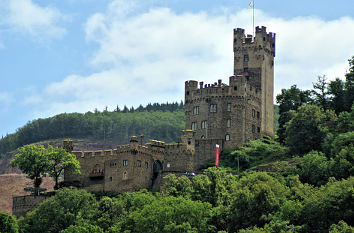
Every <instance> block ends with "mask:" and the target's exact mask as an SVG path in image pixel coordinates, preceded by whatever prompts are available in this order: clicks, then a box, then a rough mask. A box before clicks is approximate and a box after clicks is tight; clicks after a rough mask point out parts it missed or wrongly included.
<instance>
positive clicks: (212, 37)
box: [38, 0, 354, 114]
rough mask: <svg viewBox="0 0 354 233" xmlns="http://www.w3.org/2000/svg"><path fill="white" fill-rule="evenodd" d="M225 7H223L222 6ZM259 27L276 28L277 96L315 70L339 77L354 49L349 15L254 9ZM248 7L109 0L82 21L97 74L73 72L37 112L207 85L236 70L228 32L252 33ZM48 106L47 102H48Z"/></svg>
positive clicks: (175, 93)
mask: <svg viewBox="0 0 354 233" xmlns="http://www.w3.org/2000/svg"><path fill="white" fill-rule="evenodd" d="M224 12H226V11H224ZM256 14H257V21H256V22H257V25H265V26H267V29H268V31H272V32H275V33H277V41H276V61H275V93H279V92H280V89H281V88H289V87H290V86H291V85H292V84H298V86H299V87H300V88H305V89H306V88H311V85H312V82H314V81H315V80H316V76H317V75H322V74H327V76H329V77H330V78H335V77H337V76H339V77H343V75H344V72H345V70H346V69H347V68H346V67H347V59H348V58H349V57H350V56H351V55H353V51H354V44H353V43H352V41H354V31H352V30H351V31H350V30H348V28H354V19H353V18H349V17H343V18H340V19H337V20H332V21H325V20H322V19H320V18H318V17H297V18H291V19H282V18H275V17H272V16H270V15H267V14H266V13H265V12H262V11H259V10H256ZM249 16H250V12H249V10H247V9H244V10H240V11H238V12H236V13H232V14H231V13H220V14H215V13H213V14H210V13H208V12H198V13H176V12H174V11H172V10H171V9H169V8H146V9H144V10H142V9H141V8H139V5H137V4H134V2H133V1H129V2H128V1H123V0H119V1H113V3H111V4H110V5H109V7H108V9H107V11H106V12H103V13H96V14H94V15H92V16H91V17H90V18H88V20H87V22H86V24H85V32H86V39H87V41H88V42H90V43H94V44H97V45H98V49H97V51H96V52H95V53H94V54H93V56H92V58H91V64H92V65H93V66H94V67H95V68H96V72H95V73H93V74H91V75H87V76H78V75H70V76H68V77H66V78H65V79H64V80H63V81H61V82H57V83H52V84H51V85H49V86H47V87H46V88H45V91H44V92H43V93H42V94H41V95H42V99H43V101H44V104H43V103H42V104H41V106H46V107H45V109H43V108H39V110H38V112H40V113H41V114H47V113H52V114H54V113H60V112H71V111H78V112H85V111H87V110H93V109H94V108H96V107H97V108H99V109H103V108H104V107H105V106H109V108H110V109H111V110H112V109H113V108H114V107H115V106H116V105H117V104H119V105H120V106H123V105H124V104H127V105H128V106H131V105H134V106H137V105H138V104H147V103H149V102H165V101H179V100H181V99H183V90H184V82H185V81H186V80H190V79H193V80H199V81H206V82H208V83H210V82H215V81H216V80H217V79H220V78H222V79H223V81H224V82H226V83H227V82H228V77H229V76H230V75H232V72H233V51H232V33H233V32H232V29H233V28H234V27H235V26H236V27H241V28H245V29H246V31H247V32H248V33H252V25H251V24H252V23H251V22H250V20H249V18H250V17H249ZM45 103H46V104H45Z"/></svg>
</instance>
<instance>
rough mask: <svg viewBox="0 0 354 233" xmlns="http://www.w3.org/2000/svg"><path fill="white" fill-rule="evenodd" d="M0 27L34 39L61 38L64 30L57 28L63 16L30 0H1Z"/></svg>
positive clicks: (53, 9) (51, 8)
mask: <svg viewBox="0 0 354 233" xmlns="http://www.w3.org/2000/svg"><path fill="white" fill-rule="evenodd" d="M0 2H1V5H0V13H1V19H0V25H5V26H7V27H9V28H10V29H11V30H14V31H16V32H20V33H28V34H31V35H32V36H36V37H43V35H45V36H49V37H61V36H63V35H64V34H65V32H66V30H65V29H64V28H62V27H60V26H58V23H59V21H61V20H62V19H64V16H63V15H62V14H61V13H60V12H59V10H57V9H56V8H53V7H48V6H47V7H41V6H39V5H37V4H35V3H33V2H32V0H1V1H0Z"/></svg>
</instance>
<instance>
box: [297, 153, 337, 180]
mask: <svg viewBox="0 0 354 233" xmlns="http://www.w3.org/2000/svg"><path fill="white" fill-rule="evenodd" d="M299 166H300V171H299V175H300V180H301V181H302V182H303V183H309V184H313V185H316V186H320V185H322V184H325V183H327V181H328V178H329V176H330V174H331V173H330V169H331V166H330V163H329V161H328V160H327V157H326V156H325V155H324V154H323V153H321V152H317V151H311V152H309V153H308V154H306V155H304V157H303V158H301V159H300V161H299Z"/></svg>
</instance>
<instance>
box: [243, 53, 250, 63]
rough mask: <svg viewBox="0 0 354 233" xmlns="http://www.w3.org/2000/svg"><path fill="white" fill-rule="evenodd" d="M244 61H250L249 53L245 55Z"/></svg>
mask: <svg viewBox="0 0 354 233" xmlns="http://www.w3.org/2000/svg"><path fill="white" fill-rule="evenodd" d="M243 61H244V62H248V61H249V57H248V54H245V55H243Z"/></svg>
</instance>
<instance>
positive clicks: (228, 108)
mask: <svg viewBox="0 0 354 233" xmlns="http://www.w3.org/2000/svg"><path fill="white" fill-rule="evenodd" d="M227 111H228V112H231V103H227Z"/></svg>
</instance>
